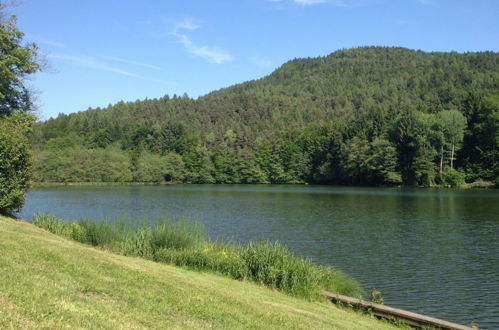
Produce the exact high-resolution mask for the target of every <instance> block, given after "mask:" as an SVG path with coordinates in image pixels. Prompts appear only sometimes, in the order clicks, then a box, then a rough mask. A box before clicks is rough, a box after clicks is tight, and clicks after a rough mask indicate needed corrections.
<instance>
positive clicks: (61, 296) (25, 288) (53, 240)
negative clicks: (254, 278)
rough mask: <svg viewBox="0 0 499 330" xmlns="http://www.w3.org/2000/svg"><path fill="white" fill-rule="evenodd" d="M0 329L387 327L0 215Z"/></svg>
mask: <svg viewBox="0 0 499 330" xmlns="http://www.w3.org/2000/svg"><path fill="white" fill-rule="evenodd" d="M0 237H1V239H0V251H1V253H0V328H2V329H5V328H6V329H9V328H11V329H17V328H90V329H97V328H99V329H101V328H102V329H116V328H137V329H143V328H177V329H180V328H182V329H187V328H210V327H211V328H227V329H237V328H265V329H269V328H280V329H326V328H340V329H389V328H394V327H393V326H392V325H390V324H388V323H385V322H381V321H378V320H376V319H375V318H373V317H370V316H368V315H363V314H359V313H356V312H354V311H351V310H348V309H342V308H337V307H335V306H333V305H331V304H330V303H328V302H326V301H320V302H310V301H306V300H304V299H298V298H294V297H291V296H289V295H285V294H282V293H279V292H276V291H274V290H269V289H267V288H265V287H263V286H259V285H256V284H252V283H248V282H246V281H236V280H231V279H228V278H225V277H221V276H218V275H215V274H210V273H202V272H195V271H189V270H186V269H181V268H178V267H173V266H170V265H165V264H161V263H156V262H152V261H149V260H146V259H143V258H134V257H127V256H123V255H119V254H114V253H110V252H109V251H105V250H101V249H95V248H92V247H90V246H88V245H84V244H80V243H77V242H74V241H71V240H68V239H66V238H63V237H59V236H56V235H53V234H50V233H48V232H47V231H45V230H42V229H39V228H37V227H35V226H33V225H31V224H28V223H26V222H23V221H16V220H12V219H8V218H4V217H0Z"/></svg>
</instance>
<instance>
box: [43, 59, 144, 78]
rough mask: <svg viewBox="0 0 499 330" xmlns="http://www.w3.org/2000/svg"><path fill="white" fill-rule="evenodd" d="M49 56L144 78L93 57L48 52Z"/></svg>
mask: <svg viewBox="0 0 499 330" xmlns="http://www.w3.org/2000/svg"><path fill="white" fill-rule="evenodd" d="M47 57H50V58H56V59H59V60H64V61H69V62H73V63H77V64H80V65H83V66H86V67H88V68H92V69H97V70H102V71H109V72H114V73H117V74H121V75H123V76H127V77H133V78H142V76H140V75H138V74H135V73H132V72H128V71H125V70H121V69H118V68H115V67H113V66H110V65H108V64H106V63H103V62H100V61H98V60H96V59H94V58H92V57H82V56H73V55H64V54H48V55H47Z"/></svg>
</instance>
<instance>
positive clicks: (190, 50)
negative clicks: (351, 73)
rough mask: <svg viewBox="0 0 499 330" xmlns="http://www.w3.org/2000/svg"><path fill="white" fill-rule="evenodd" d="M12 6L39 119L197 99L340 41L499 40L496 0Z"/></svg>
mask: <svg viewBox="0 0 499 330" xmlns="http://www.w3.org/2000/svg"><path fill="white" fill-rule="evenodd" d="M9 12H11V13H14V14H16V15H17V19H18V28H19V29H20V30H21V31H23V32H24V33H25V37H24V40H25V41H26V42H34V43H36V44H37V45H38V46H39V48H40V53H41V54H42V57H43V59H44V61H46V65H45V69H44V71H43V72H41V73H37V74H36V75H34V76H33V77H32V79H30V80H29V81H28V85H29V86H30V87H31V88H32V89H33V90H34V91H35V92H36V98H37V107H38V109H37V112H36V114H37V115H38V117H39V119H40V120H45V119H48V118H50V117H54V116H57V115H58V114H59V113H71V112H76V111H83V110H86V109H88V108H89V107H92V108H96V107H105V106H107V105H109V104H114V103H116V102H118V101H121V100H123V101H135V100H142V99H145V98H149V99H151V98H159V97H162V96H164V95H170V96H172V95H174V94H176V95H183V94H184V93H187V95H189V96H191V97H194V98H197V97H199V96H202V95H204V94H206V93H209V92H211V91H214V90H217V89H220V88H223V87H228V86H231V85H233V84H236V83H241V82H244V81H248V80H253V79H258V78H261V77H264V76H266V75H268V74H270V73H272V72H273V71H274V70H275V69H277V68H278V67H279V66H281V65H282V64H284V63H285V62H287V61H289V60H292V59H294V58H302V57H317V56H326V55H328V54H330V53H332V52H334V51H336V50H338V49H344V48H351V47H359V46H401V47H407V48H411V49H420V50H424V51H457V52H468V51H486V50H490V51H495V52H497V51H499V0H452V1H451V0H448V1H445V0H237V1H236V0H216V1H215V0H168V1H167V0H163V1H161V0H85V1H82V0H23V1H22V2H21V3H20V4H19V5H18V6H16V7H12V8H9Z"/></svg>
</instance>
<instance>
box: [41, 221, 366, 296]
mask: <svg viewBox="0 0 499 330" xmlns="http://www.w3.org/2000/svg"><path fill="white" fill-rule="evenodd" d="M33 223H34V224H35V225H36V226H38V227H40V228H44V229H46V230H48V231H50V232H52V233H54V234H56V235H60V236H64V237H67V238H71V239H74V240H77V241H79V242H82V243H87V244H91V245H94V246H99V247H103V248H107V249H111V250H114V251H116V252H119V253H122V254H125V255H131V256H139V257H143V258H147V259H152V260H154V261H158V262H164V263H169V264H173V265H177V266H184V267H189V268H192V269H197V270H203V271H212V272H216V273H219V274H222V275H225V276H228V277H231V278H234V279H238V280H243V279H246V280H250V281H252V282H255V283H259V284H263V285H265V286H267V287H270V288H273V289H277V290H280V291H283V292H286V293H288V294H290V295H293V296H299V297H305V298H307V299H311V300H314V299H318V297H319V291H320V290H329V291H332V292H337V293H340V294H345V295H350V296H359V295H360V294H361V293H362V290H361V288H360V286H359V284H358V283H357V282H355V281H354V280H352V279H351V278H349V277H348V276H347V275H345V274H344V273H343V272H341V271H338V270H336V269H334V268H332V267H326V266H317V265H314V264H313V263H312V262H311V261H309V260H303V259H300V258H297V257H295V256H293V254H292V253H291V252H289V250H288V249H287V248H286V247H284V246H283V245H281V244H280V243H267V242H263V243H249V244H247V245H231V244H222V243H212V242H209V241H207V240H206V239H205V235H204V231H203V227H202V226H200V224H198V223H193V222H189V221H187V220H185V219H183V220H178V221H172V220H169V219H166V218H165V219H162V220H161V221H158V222H157V223H156V224H154V225H152V226H148V225H147V222H143V223H142V224H141V225H136V224H135V225H134V223H133V222H132V221H131V220H118V221H116V222H114V223H108V222H105V221H102V222H96V221H91V220H80V221H76V222H66V221H64V220H61V219H58V218H56V217H53V216H49V215H35V217H34V220H33Z"/></svg>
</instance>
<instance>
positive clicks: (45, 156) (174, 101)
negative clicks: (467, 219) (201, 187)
mask: <svg viewBox="0 0 499 330" xmlns="http://www.w3.org/2000/svg"><path fill="white" fill-rule="evenodd" d="M68 97H70V96H68ZM498 123H499V54H498V53H494V52H482V53H465V54H459V53H455V52H451V53H427V52H422V51H414V50H409V49H404V48H386V47H365V48H354V49H348V50H339V51H336V52H334V53H332V54H330V55H329V56H325V57H319V58H307V59H295V60H292V61H289V62H288V63H286V64H284V65H283V66H282V67H280V68H278V69H277V70H275V71H274V72H273V73H272V74H271V75H269V76H267V77H264V78H262V79H259V80H255V81H250V82H246V83H243V84H239V85H235V86H232V87H229V88H225V89H221V90H219V91H215V92H212V93H210V94H207V95H205V96H202V97H199V98H198V99H192V98H189V97H188V96H187V95H184V96H175V95H174V96H165V97H162V98H160V99H151V100H148V99H146V100H143V101H135V102H126V103H125V102H119V103H117V104H115V105H110V106H108V107H107V108H103V109H101V108H97V109H89V110H87V111H83V112H79V113H73V114H69V115H66V114H60V115H59V116H58V117H57V118H53V119H50V120H47V121H45V122H41V123H37V124H35V127H34V129H33V134H32V137H31V141H32V144H33V153H34V160H35V165H34V172H35V180H36V181H43V182H152V183H161V182H165V181H166V182H169V181H172V182H189V183H317V184H352V185H385V184H401V183H403V184H408V185H434V184H451V185H458V184H461V183H464V180H466V181H467V182H471V181H475V180H479V179H482V180H488V181H496V182H497V180H498V179H497V176H498V174H499V166H498V164H497V160H498V158H499V150H498V144H499V135H498V126H499V125H498Z"/></svg>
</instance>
